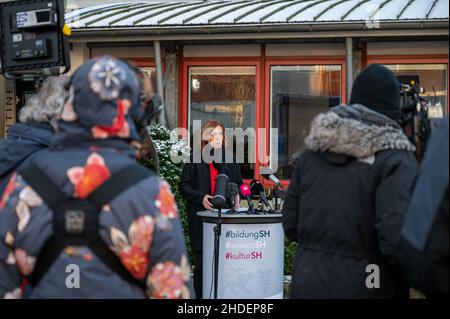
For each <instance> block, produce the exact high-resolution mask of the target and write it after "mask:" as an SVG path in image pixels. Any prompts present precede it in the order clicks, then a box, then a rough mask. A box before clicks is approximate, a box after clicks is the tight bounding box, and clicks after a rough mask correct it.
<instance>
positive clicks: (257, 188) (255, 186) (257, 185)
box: [250, 179, 273, 211]
mask: <svg viewBox="0 0 450 319" xmlns="http://www.w3.org/2000/svg"><path fill="white" fill-rule="evenodd" d="M250 188H251V190H252V194H255V195H259V197H260V198H261V201H262V202H263V203H264V205H265V206H266V207H267V208H268V209H269V211H273V209H272V206H270V204H269V201H268V200H267V197H266V194H264V187H263V186H262V185H261V182H260V181H258V180H257V179H254V180H253V181H252V182H251V183H250Z"/></svg>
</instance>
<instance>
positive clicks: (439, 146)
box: [398, 118, 449, 298]
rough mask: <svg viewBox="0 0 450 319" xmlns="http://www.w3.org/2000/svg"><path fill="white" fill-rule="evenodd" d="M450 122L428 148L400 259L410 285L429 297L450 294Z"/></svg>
mask: <svg viewBox="0 0 450 319" xmlns="http://www.w3.org/2000/svg"><path fill="white" fill-rule="evenodd" d="M448 139H449V120H448V118H446V119H445V120H442V122H441V123H440V124H439V127H438V128H437V130H436V131H435V132H434V135H433V136H432V138H431V140H430V142H429V145H428V147H427V150H426V153H425V158H424V161H423V163H422V166H421V168H420V173H419V178H418V180H417V185H416V188H415V190H414V193H413V196H412V200H411V203H410V206H409V208H408V212H407V213H406V216H405V223H404V225H403V229H402V237H401V241H400V248H399V252H398V258H399V261H400V264H401V266H402V270H403V273H404V274H405V276H406V278H407V280H408V282H409V283H410V284H411V286H412V287H414V288H417V289H419V290H420V291H422V292H423V293H425V295H426V296H427V298H444V297H448V292H449V228H448V227H449V222H448V220H449V210H448V205H449V203H448V185H449V182H448V181H449V178H448V177H449V144H448Z"/></svg>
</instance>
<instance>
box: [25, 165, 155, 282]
mask: <svg viewBox="0 0 450 319" xmlns="http://www.w3.org/2000/svg"><path fill="white" fill-rule="evenodd" d="M19 173H20V174H21V176H22V177H23V179H24V180H25V181H26V182H27V183H28V185H29V186H30V187H32V188H33V190H34V191H35V192H36V193H37V194H38V195H39V196H40V197H41V198H42V200H43V201H44V202H45V203H46V204H47V206H48V207H49V208H50V209H51V210H52V211H53V235H52V236H51V237H50V238H49V239H48V240H47V241H46V243H45V244H44V246H43V249H42V251H41V253H40V254H39V256H37V261H36V265H35V268H34V271H33V273H32V274H31V276H30V277H29V278H27V280H28V281H29V283H30V284H31V286H33V287H36V286H37V285H38V284H39V282H40V281H41V279H42V278H43V277H44V275H45V274H46V273H47V271H48V270H49V269H50V267H51V266H52V264H53V263H54V262H55V260H56V259H57V258H58V256H59V255H60V254H61V252H62V251H63V250H64V249H65V248H66V247H68V246H85V247H89V248H90V249H91V251H92V252H93V253H94V254H95V255H96V256H97V257H98V258H99V259H100V260H101V261H102V262H103V263H104V264H106V265H107V266H108V267H109V268H110V269H111V270H112V271H113V272H115V273H116V274H117V275H119V276H120V277H122V279H124V280H125V281H127V282H129V283H131V284H133V285H136V286H138V287H140V288H142V289H145V288H146V287H145V283H144V282H142V281H140V280H138V279H136V278H135V277H133V276H132V275H131V274H130V272H129V271H128V270H127V269H126V268H125V267H124V266H123V264H122V263H121V261H120V259H119V257H118V256H117V255H115V254H114V252H112V251H111V249H110V248H109V247H108V246H107V245H106V244H105V243H104V242H103V240H102V239H101V238H100V235H99V214H100V212H101V211H102V208H103V206H104V205H105V204H107V203H109V202H111V201H112V200H113V199H114V198H115V197H117V196H118V195H119V194H121V193H123V192H124V191H125V190H127V189H128V188H130V187H131V186H133V185H136V184H137V183H139V182H140V181H143V180H145V179H147V178H149V177H150V176H154V175H155V174H154V173H153V172H151V171H150V170H148V169H146V168H144V167H142V166H140V165H139V164H137V163H135V164H131V165H129V166H127V167H125V168H124V169H122V170H120V171H119V172H117V173H115V174H113V175H112V176H111V177H110V178H109V179H108V180H106V181H105V182H104V183H103V184H102V185H101V186H99V187H98V188H97V189H96V190H95V191H94V192H92V193H91V194H90V195H89V197H88V198H86V199H78V198H74V197H72V196H71V197H68V196H67V195H66V194H64V193H63V192H62V190H61V188H60V187H59V186H58V185H56V184H55V182H53V180H52V179H51V178H50V177H49V176H48V175H47V174H46V173H45V172H43V171H42V169H41V168H39V167H38V166H37V165H31V164H29V165H25V167H22V168H20V169H19Z"/></svg>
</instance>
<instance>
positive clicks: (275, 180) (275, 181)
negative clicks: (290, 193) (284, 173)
mask: <svg viewBox="0 0 450 319" xmlns="http://www.w3.org/2000/svg"><path fill="white" fill-rule="evenodd" d="M262 177H264V178H265V179H266V180H268V181H272V182H274V183H275V185H277V186H278V187H280V188H281V189H284V186H283V185H282V184H281V181H280V180H279V179H278V178H277V177H276V176H275V175H273V174H262Z"/></svg>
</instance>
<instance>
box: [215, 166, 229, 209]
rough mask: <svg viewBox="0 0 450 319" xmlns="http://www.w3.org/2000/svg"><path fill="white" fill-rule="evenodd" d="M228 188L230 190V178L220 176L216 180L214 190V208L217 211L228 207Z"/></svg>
mask: <svg viewBox="0 0 450 319" xmlns="http://www.w3.org/2000/svg"><path fill="white" fill-rule="evenodd" d="M227 188H228V176H227V175H224V174H220V175H218V176H217V178H216V186H215V189H214V196H213V200H212V203H213V206H214V207H215V208H217V209H222V208H225V207H226V205H227V200H226V196H227Z"/></svg>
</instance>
